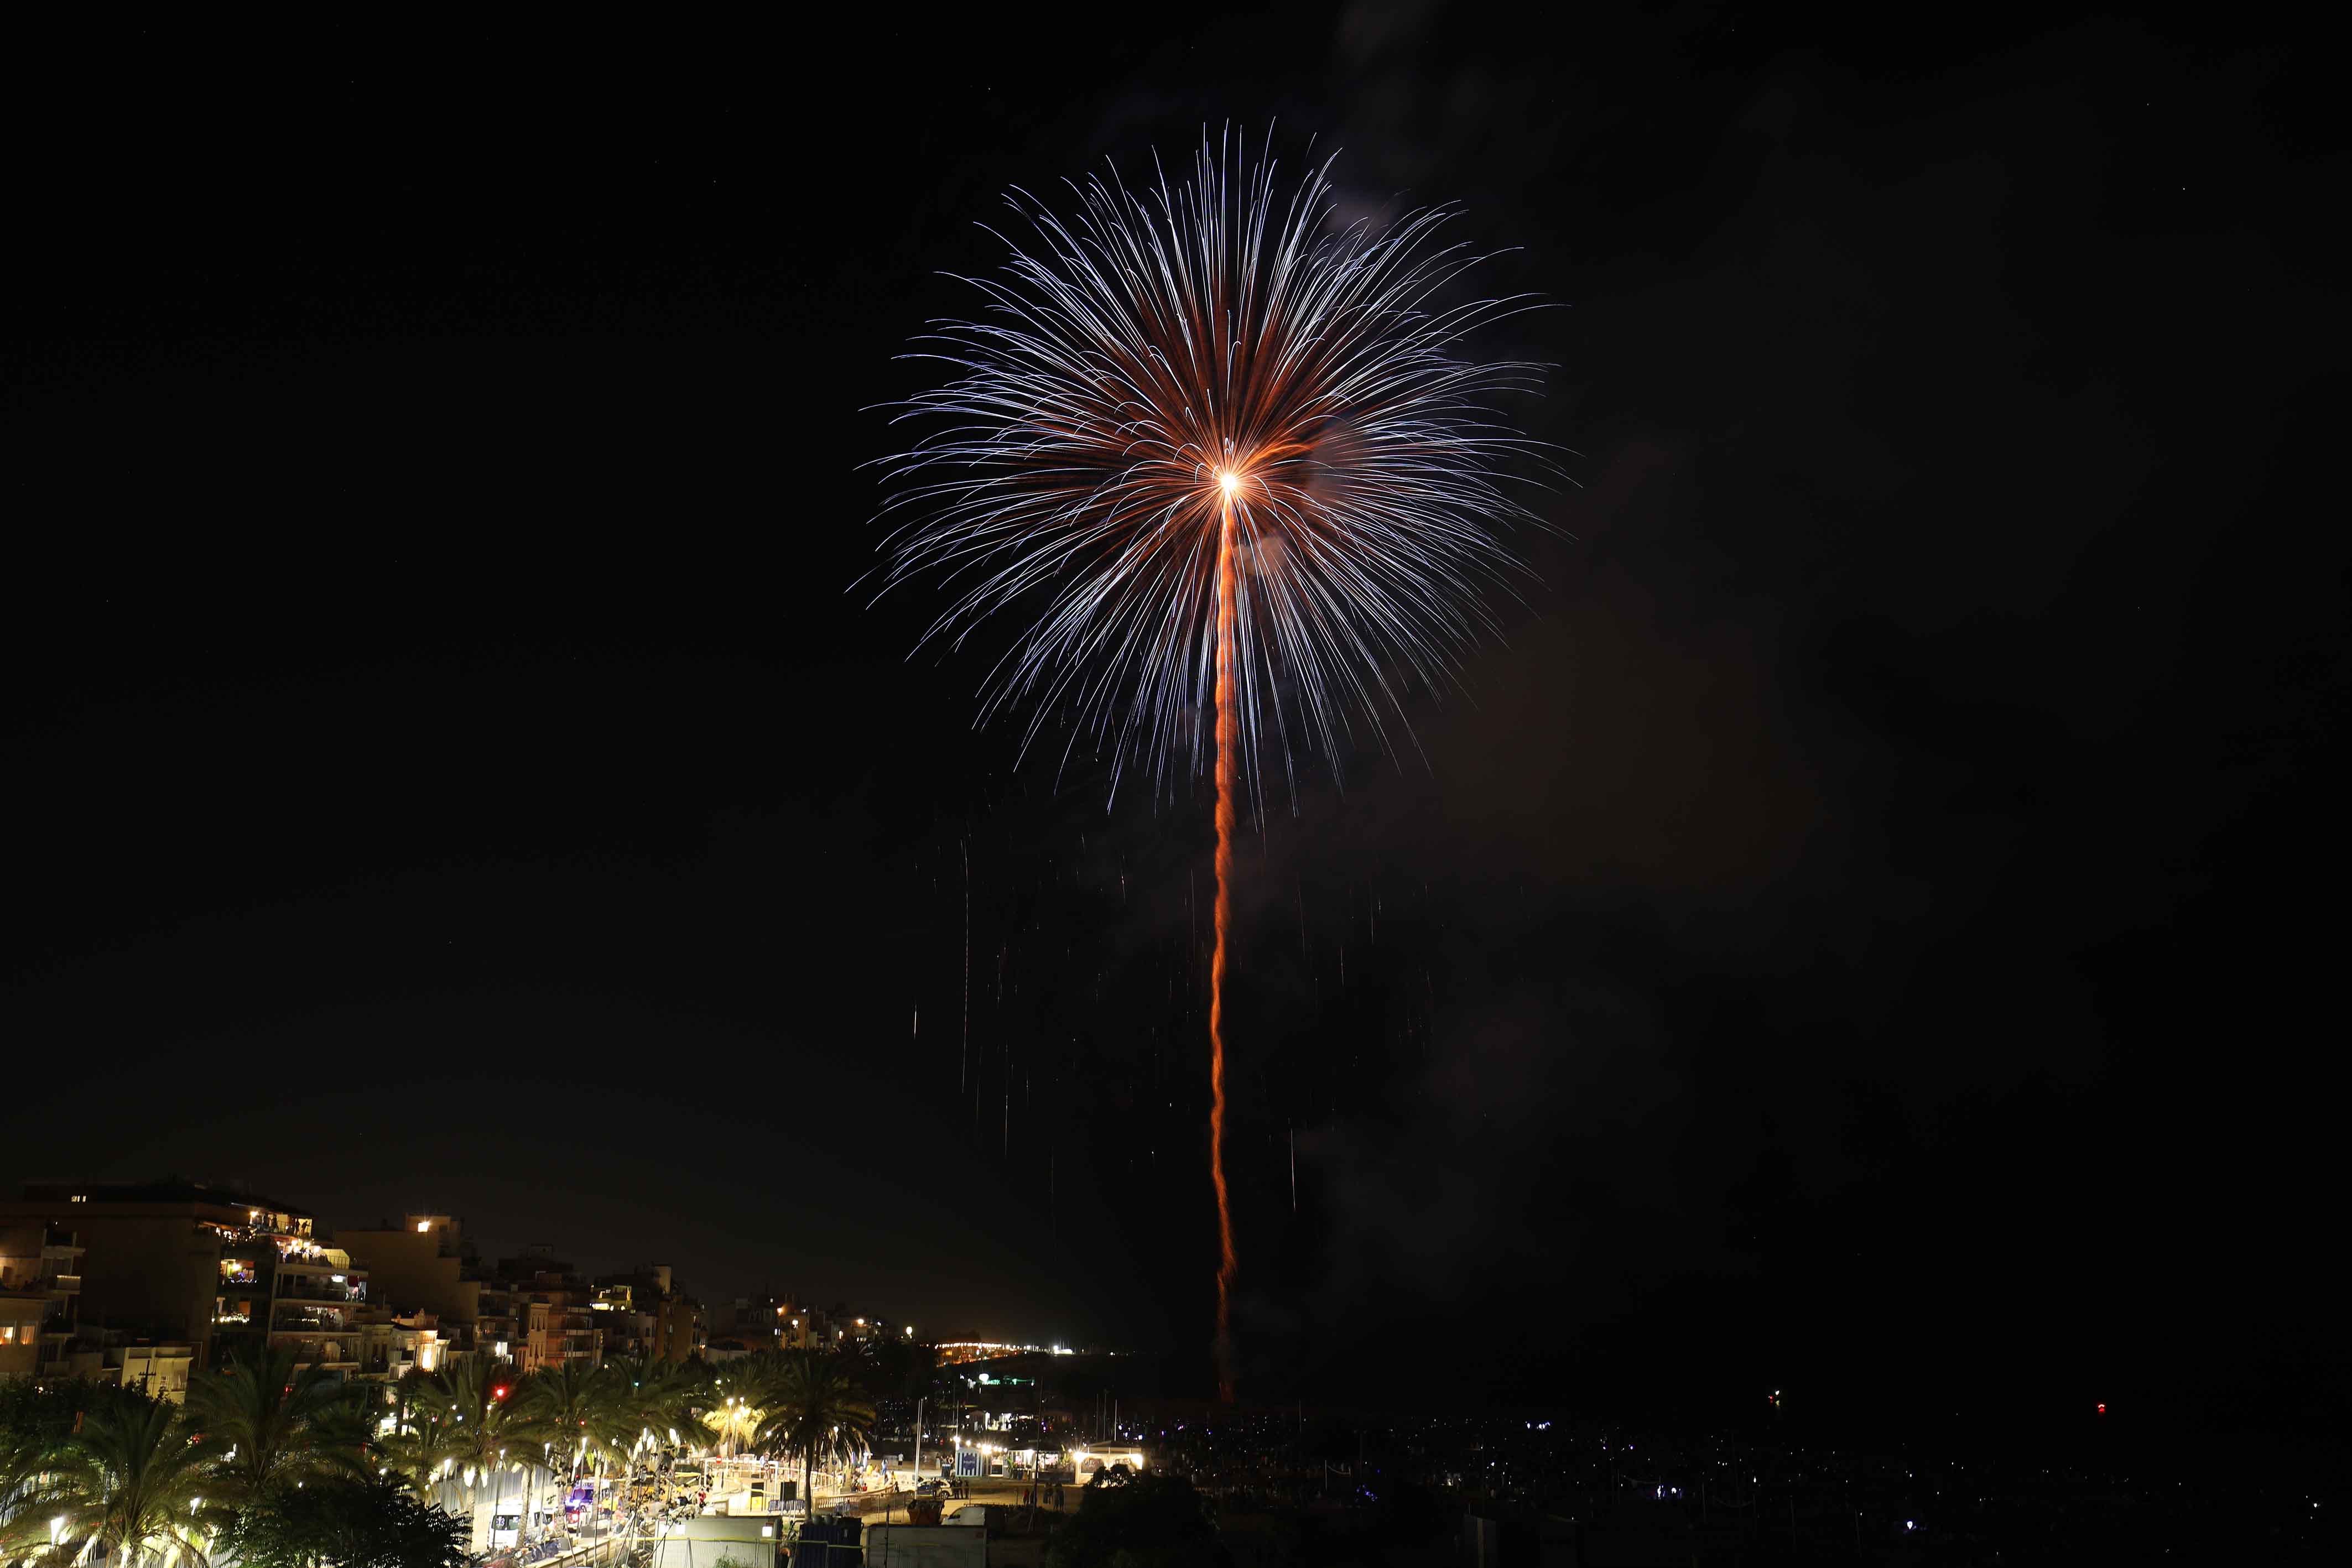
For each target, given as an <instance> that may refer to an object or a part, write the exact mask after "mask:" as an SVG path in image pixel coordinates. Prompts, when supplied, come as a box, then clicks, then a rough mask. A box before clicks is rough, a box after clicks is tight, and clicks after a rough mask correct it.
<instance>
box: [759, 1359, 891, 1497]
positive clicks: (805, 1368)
mask: <svg viewBox="0 0 2352 1568" xmlns="http://www.w3.org/2000/svg"><path fill="white" fill-rule="evenodd" d="M760 1406H761V1409H762V1410H763V1411H764V1412H765V1415H764V1416H763V1417H762V1418H761V1422H760V1428H759V1434H758V1437H757V1438H756V1439H755V1441H756V1442H757V1443H758V1444H759V1446H760V1448H761V1450H762V1451H763V1452H766V1453H772V1454H778V1455H782V1456H784V1457H786V1458H793V1457H797V1458H799V1460H800V1461H801V1495H802V1496H803V1498H804V1499H806V1500H807V1501H808V1504H809V1507H810V1511H812V1512H814V1510H815V1505H816V1498H815V1496H814V1493H813V1492H812V1491H811V1490H810V1482H811V1480H812V1479H814V1471H815V1469H816V1461H817V1459H818V1458H825V1459H827V1460H831V1459H835V1458H844V1457H845V1456H847V1455H850V1454H853V1453H856V1452H857V1451H858V1450H860V1449H862V1448H865V1447H866V1439H867V1438H869V1437H872V1436H873V1433H874V1406H871V1405H869V1404H867V1403H866V1400H865V1399H864V1398H863V1397H862V1396H860V1395H859V1393H858V1389H857V1380H856V1378H855V1377H853V1376H852V1375H850V1373H849V1370H848V1369H847V1368H846V1367H845V1366H843V1365H842V1364H841V1363H840V1362H839V1361H838V1360H836V1359H835V1358H834V1357H832V1356H828V1355H825V1354H823V1353H821V1352H818V1351H814V1350H793V1351H786V1352H784V1353H783V1354H782V1355H781V1356H779V1357H778V1358H777V1364H776V1375H775V1380H774V1381H773V1383H772V1384H771V1385H769V1387H768V1388H767V1390H766V1391H765V1392H764V1394H763V1395H762V1396H761V1399H760Z"/></svg>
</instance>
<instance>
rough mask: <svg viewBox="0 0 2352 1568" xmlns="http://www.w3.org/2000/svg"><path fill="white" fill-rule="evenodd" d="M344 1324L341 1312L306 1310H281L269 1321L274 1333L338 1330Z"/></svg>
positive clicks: (344, 1325)
mask: <svg viewBox="0 0 2352 1568" xmlns="http://www.w3.org/2000/svg"><path fill="white" fill-rule="evenodd" d="M346 1326H348V1325H346V1324H345V1323H344V1322H343V1315H342V1313H341V1312H317V1311H307V1310H297V1311H295V1312H279V1313H278V1315H277V1316H276V1317H274V1318H272V1319H271V1320H270V1322H269V1327H270V1330H271V1332H272V1333H300V1332H302V1331H303V1330H305V1329H307V1330H310V1332H312V1333H317V1332H318V1331H320V1330H321V1329H331V1330H340V1329H342V1328H344V1327H346Z"/></svg>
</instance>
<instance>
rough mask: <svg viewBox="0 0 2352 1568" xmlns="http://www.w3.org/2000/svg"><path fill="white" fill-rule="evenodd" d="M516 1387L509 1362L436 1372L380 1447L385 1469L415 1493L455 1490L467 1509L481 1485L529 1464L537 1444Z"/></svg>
mask: <svg viewBox="0 0 2352 1568" xmlns="http://www.w3.org/2000/svg"><path fill="white" fill-rule="evenodd" d="M520 1382H521V1379H520V1377H519V1376H517V1375H516V1373H515V1368H514V1364H513V1363H512V1362H509V1361H467V1362H465V1363H462V1364H459V1365H457V1366H456V1367H453V1368H452V1369H450V1370H449V1371H447V1372H444V1373H435V1374H434V1375H431V1376H430V1377H428V1378H426V1379H425V1380H424V1381H423V1382H421V1383H419V1384H418V1385H416V1387H415V1390H414V1391H413V1392H412V1393H411V1395H410V1397H409V1401H408V1406H409V1407H408V1428H407V1431H406V1432H405V1433H395V1434H394V1439H395V1440H394V1441H389V1442H387V1443H386V1444H385V1445H384V1449H385V1460H386V1464H385V1468H386V1469H390V1470H392V1471H393V1472H394V1474H396V1475H399V1476H401V1477H403V1478H404V1479H406V1480H407V1481H408V1483H409V1485H411V1486H412V1487H415V1488H417V1490H419V1491H425V1490H426V1489H427V1488H434V1489H438V1488H440V1487H446V1486H451V1485H456V1486H457V1487H459V1488H461V1489H462V1490H463V1493H464V1496H465V1499H466V1507H467V1510H468V1511H471V1510H472V1508H473V1506H474V1504H475V1502H476V1501H478V1494H479V1491H480V1487H481V1483H482V1482H483V1480H485V1479H488V1477H490V1476H491V1475H493V1474H495V1473H497V1472H499V1471H502V1470H504V1469H509V1468H510V1467H511V1466H513V1465H516V1464H519V1463H523V1462H525V1461H527V1460H528V1458H529V1457H530V1450H531V1449H532V1448H538V1447H539V1446H540V1441H541V1440H540V1439H539V1438H536V1437H533V1436H532V1435H531V1429H530V1423H529V1421H528V1420H527V1418H525V1417H524V1416H521V1415H520V1414H519V1413H518V1412H517V1410H516V1408H515V1398H514V1396H515V1393H516V1390H517V1388H518V1386H519V1385H520ZM541 1451H542V1452H544V1450H543V1449H542V1450H541ZM427 1495H428V1496H429V1495H430V1494H429V1493H428V1494H427Z"/></svg>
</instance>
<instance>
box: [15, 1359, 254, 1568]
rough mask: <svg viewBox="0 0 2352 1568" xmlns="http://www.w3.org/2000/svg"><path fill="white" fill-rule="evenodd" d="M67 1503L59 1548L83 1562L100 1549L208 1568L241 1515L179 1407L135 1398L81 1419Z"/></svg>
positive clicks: (65, 1477)
mask: <svg viewBox="0 0 2352 1568" xmlns="http://www.w3.org/2000/svg"><path fill="white" fill-rule="evenodd" d="M205 1468H206V1467H205V1458H204V1455H203V1453H202V1452H201V1450H200V1449H199V1448H198V1446H197V1443H196V1441H195V1439H194V1437H193V1436H192V1435H191V1434H190V1433H189V1432H188V1430H187V1429H186V1427H184V1425H183V1424H182V1423H181V1421H180V1419H179V1412H178V1410H177V1409H176V1408H175V1407H173V1406H170V1405H166V1404H164V1403H163V1402H162V1401H160V1400H157V1401H152V1402H151V1401H148V1400H145V1399H139V1398H136V1397H135V1396H133V1397H131V1398H122V1399H118V1400H114V1401H110V1402H107V1403H102V1404H100V1405H99V1406H97V1407H96V1408H94V1409H91V1410H89V1411H88V1412H86V1413H85V1414H84V1415H83V1416H82V1421H81V1429H80V1430H79V1431H78V1432H76V1433H74V1434H73V1435H72V1436H71V1437H68V1438H67V1439H66V1441H65V1443H64V1445H63V1446H62V1448H61V1450H60V1452H59V1454H58V1469H59V1479H60V1480H61V1481H62V1483H63V1487H62V1490H63V1493H64V1496H65V1497H66V1499H67V1500H66V1502H65V1504H64V1506H63V1508H62V1509H61V1510H60V1511H59V1517H60V1519H61V1520H62V1521H63V1522H62V1523H61V1524H60V1525H59V1526H58V1529H57V1531H56V1540H57V1542H58V1547H57V1551H58V1553H59V1554H60V1555H63V1554H64V1553H65V1552H67V1551H68V1548H69V1547H71V1548H72V1549H73V1550H74V1552H75V1555H76V1557H77V1559H79V1558H81V1557H85V1556H87V1554H88V1553H89V1550H90V1548H91V1546H92V1545H93V1544H94V1545H96V1546H98V1547H102V1548H103V1549H104V1550H105V1552H106V1554H107V1555H108V1556H109V1557H120V1558H121V1560H122V1561H123V1562H124V1563H126V1564H127V1565H128V1568H142V1564H144V1563H147V1562H148V1561H149V1560H150V1559H160V1560H161V1562H162V1563H163V1564H164V1568H171V1565H172V1564H173V1563H182V1562H185V1563H191V1564H194V1568H204V1564H205V1553H206V1552H209V1551H210V1550H211V1547H212V1542H213V1539H214V1537H215V1535H217V1534H218V1533H219V1531H220V1528H221V1527H222V1526H223V1525H225V1524H226V1523H228V1522H229V1521H230V1520H231V1519H232V1518H233V1517H234V1515H233V1513H232V1512H231V1511H230V1510H228V1509H227V1508H226V1507H224V1506H222V1504H221V1503H220V1502H219V1501H218V1500H207V1499H206V1497H205V1489H206V1488H207V1487H208V1486H210V1485H211V1482H210V1480H209V1479H208V1478H207V1477H206V1475H205Z"/></svg>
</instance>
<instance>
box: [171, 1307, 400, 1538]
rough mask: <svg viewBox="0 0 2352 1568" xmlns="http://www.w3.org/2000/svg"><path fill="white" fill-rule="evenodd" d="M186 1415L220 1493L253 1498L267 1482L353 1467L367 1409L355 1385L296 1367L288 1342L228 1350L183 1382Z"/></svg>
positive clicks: (239, 1499) (236, 1499)
mask: <svg viewBox="0 0 2352 1568" xmlns="http://www.w3.org/2000/svg"><path fill="white" fill-rule="evenodd" d="M187 1416H188V1421H189V1423H190V1425H191V1426H192V1427H194V1430H195V1432H196V1434H197V1436H198V1438H199V1441H200V1443H201V1445H202V1451H203V1453H204V1455H205V1458H206V1460H207V1468H208V1469H209V1471H210V1479H211V1481H212V1484H213V1485H214V1486H215V1488H216V1489H217V1490H218V1491H219V1494H220V1496H221V1497H222V1498H223V1499H224V1500H227V1501H229V1502H233V1503H238V1504H251V1503H257V1502H258V1501H260V1500H261V1499H262V1498H263V1497H264V1496H266V1495H267V1494H268V1492H269V1491H270V1490H271V1489H272V1488H274V1487H278V1486H282V1485H286V1484H289V1483H291V1482H295V1481H302V1480H312V1479H320V1478H323V1477H326V1476H330V1475H338V1474H340V1475H356V1474H357V1473H359V1470H360V1447H361V1444H362V1442H363V1441H364V1440H365V1437H366V1431H365V1421H366V1417H365V1416H363V1415H362V1413H361V1412H360V1409H359V1407H358V1405H357V1403H356V1401H355V1400H354V1398H353V1396H352V1390H351V1389H350V1388H349V1387H348V1386H346V1385H344V1384H343V1383H342V1382H341V1379H339V1378H337V1377H336V1376H335V1375H334V1374H332V1373H331V1372H328V1371H326V1370H325V1369H323V1368H321V1367H318V1366H310V1367H305V1368H304V1369H302V1370H301V1371H299V1372H297V1371H296V1370H295V1367H294V1352H293V1350H292V1348H291V1347H284V1348H279V1349H275V1350H273V1349H270V1348H268V1347H267V1346H257V1347H256V1348H255V1350H254V1352H253V1354H251V1355H250V1356H246V1355H237V1354H232V1355H231V1357H230V1358H229V1363H228V1364H227V1365H226V1367H224V1368H223V1369H221V1370H220V1371H218V1372H202V1373H198V1374H197V1375H195V1376H194V1377H193V1378H191V1379H190V1380H189V1383H188V1405H187Z"/></svg>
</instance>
